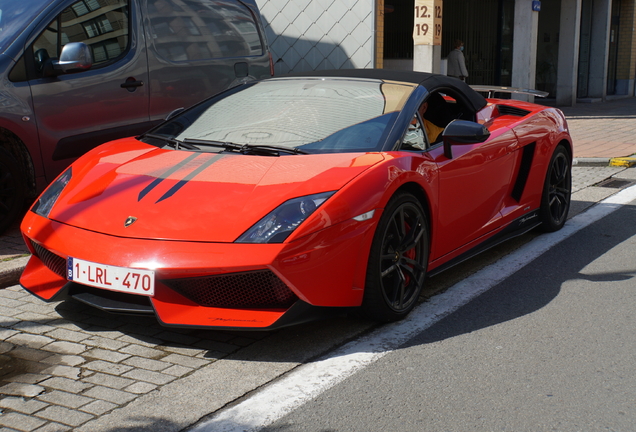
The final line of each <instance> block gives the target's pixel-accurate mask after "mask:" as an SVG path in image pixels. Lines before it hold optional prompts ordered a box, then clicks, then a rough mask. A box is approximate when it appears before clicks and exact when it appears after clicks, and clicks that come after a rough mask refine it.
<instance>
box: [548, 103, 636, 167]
mask: <svg viewBox="0 0 636 432" xmlns="http://www.w3.org/2000/svg"><path fill="white" fill-rule="evenodd" d="M537 102H541V100H540V99H538V100H537ZM561 110H562V111H563V112H564V113H565V116H566V118H567V121H568V126H569V127H570V134H571V135H572V139H573V142H574V157H576V158H613V157H623V156H630V155H632V154H635V153H636V133H634V132H635V131H636V98H633V97H630V98H622V99H614V100H610V101H607V102H604V103H600V102H597V103H579V104H577V105H576V106H574V107H565V108H561Z"/></svg>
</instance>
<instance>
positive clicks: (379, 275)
mask: <svg viewBox="0 0 636 432" xmlns="http://www.w3.org/2000/svg"><path fill="white" fill-rule="evenodd" d="M428 251H429V236H428V224H427V220H426V215H425V214H424V211H423V210H422V206H421V204H420V203H419V202H418V201H417V199H416V198H415V197H413V196H412V195H410V194H406V193H401V194H399V195H396V196H394V197H393V198H392V199H391V201H389V204H388V205H387V207H386V209H385V210H384V213H383V215H382V217H381V218H380V222H379V223H378V227H377V229H376V232H375V235H374V238H373V244H372V245H371V252H370V254H369V262H368V265H367V277H366V286H365V291H364V298H363V301H362V311H363V313H364V314H365V315H366V316H367V317H368V318H371V319H373V320H378V321H385V322H389V321H397V320H400V319H402V318H404V317H405V316H406V315H408V313H409V312H410V311H411V310H412V309H413V308H414V307H415V305H416V303H417V299H418V298H419V296H420V293H421V292H422V287H423V286H424V280H425V279H426V269H427V265H428Z"/></svg>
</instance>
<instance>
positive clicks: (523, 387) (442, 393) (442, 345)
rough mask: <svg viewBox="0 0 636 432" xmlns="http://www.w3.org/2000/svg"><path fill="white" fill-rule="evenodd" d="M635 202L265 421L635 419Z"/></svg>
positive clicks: (499, 426) (504, 426)
mask: <svg viewBox="0 0 636 432" xmlns="http://www.w3.org/2000/svg"><path fill="white" fill-rule="evenodd" d="M635 220H636V202H632V203H631V204H629V205H626V206H623V207H621V208H620V209H619V210H617V211H615V212H614V213H612V214H610V215H609V216H607V217H605V218H603V219H601V220H599V221H597V222H595V223H593V224H592V225H590V226H588V227H587V228H584V229H583V230H581V231H579V232H577V233H576V234H574V235H573V236H571V237H569V238H568V239H566V240H564V241H562V242H561V243H559V244H558V245H557V246H555V247H553V248H552V249H550V250H549V251H547V252H546V253H544V254H543V255H541V256H540V257H539V258H537V259H536V260H535V261H534V262H533V263H532V265H529V266H526V267H524V268H523V269H521V270H520V271H518V272H516V273H515V274H513V275H512V276H511V277H508V278H507V279H505V280H504V281H503V282H501V283H499V284H497V285H496V286H495V287H494V288H492V289H490V290H489V291H487V292H485V293H483V294H482V295H480V296H479V297H477V298H476V299H474V300H473V301H471V302H470V303H468V304H466V305H464V306H463V307H461V308H459V309H458V310H456V311H455V312H454V313H452V314H450V315H448V316H446V317H445V318H444V319H442V320H440V321H438V322H437V323H436V324H434V325H433V326H431V327H429V328H428V329H426V330H424V331H422V332H421V333H419V334H417V335H416V336H415V337H413V338H412V339H410V340H409V341H408V342H407V343H405V344H403V345H402V346H400V347H399V349H396V350H394V351H392V352H390V353H388V354H387V355H385V356H383V357H382V358H380V359H379V360H378V361H376V362H374V363H372V364H371V365H369V366H368V367H366V368H364V369H362V370H361V371H358V372H357V373H355V374H353V375H352V376H349V377H348V378H347V379H346V380H344V381H343V382H341V383H340V384H338V385H336V386H334V387H332V388H331V389H328V390H327V391H325V392H324V393H322V394H320V395H319V396H318V397H316V398H315V399H313V400H311V401H310V402H308V403H306V404H304V405H302V406H301V407H300V408H298V409H296V410H295V411H293V412H292V413H290V414H288V415H286V416H284V417H283V418H281V419H280V420H278V421H277V422H275V423H274V424H272V425H271V426H269V427H266V428H265V429H262V430H263V431H268V432H271V431H320V432H327V431H329V432H331V431H334V432H335V431H338V432H339V431H384V430H391V431H429V430H430V431H486V430H487V431H494V430H501V431H525V430H534V431H548V430H557V431H601V430H603V431H633V430H634V425H636V358H635V355H634V352H635V348H636V332H634V329H635V328H636V313H635V312H634V304H636V290H635V289H634V277H635V276H636V260H635V259H634V257H635V256H636V224H635V223H634V221H635Z"/></svg>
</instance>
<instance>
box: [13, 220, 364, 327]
mask: <svg viewBox="0 0 636 432" xmlns="http://www.w3.org/2000/svg"><path fill="white" fill-rule="evenodd" d="M373 226H374V222H373V220H371V221H364V222H357V221H354V220H351V221H348V222H345V223H342V224H338V225H335V226H332V227H330V228H327V229H324V230H322V231H319V232H317V233H314V234H312V235H309V236H305V237H303V238H301V239H299V240H297V241H295V242H292V243H288V244H237V243H204V242H180V241H165V240H148V239H134V238H121V237H113V236H108V235H104V234H100V233H97V232H93V231H88V230H84V229H79V228H75V227H72V226H68V225H65V224H61V223H59V222H54V221H51V220H48V219H46V218H43V217H41V216H38V215H36V214H34V213H32V212H28V214H27V215H26V217H25V218H24V220H23V223H22V226H21V229H22V233H23V236H24V238H25V241H26V242H27V245H28V246H29V247H30V249H31V251H32V253H33V255H32V257H31V258H30V260H29V262H28V264H27V266H26V268H25V270H24V273H23V275H22V277H21V279H20V284H21V285H22V286H23V287H24V288H25V289H26V290H27V291H29V292H31V293H32V294H34V295H36V296H38V297H40V298H42V299H43V300H45V301H55V300H61V299H64V298H67V297H69V296H70V297H74V298H76V299H78V300H80V301H83V302H85V303H88V304H91V305H93V306H96V307H99V308H101V309H104V310H107V311H110V312H120V313H154V314H155V315H156V317H157V319H158V320H159V322H160V323H162V324H163V325H167V326H180V327H181V326H188V327H189V326H193V327H206V328H210V327H216V328H235V329H247V328H249V329H272V328H277V327H281V326H285V325H290V324H294V323H298V322H302V321H307V320H310V319H313V318H315V316H316V314H318V315H320V314H321V312H322V311H321V310H318V309H322V308H326V307H352V306H359V305H360V304H361V301H362V293H363V289H362V288H363V285H364V275H365V273H366V261H367V256H368V250H369V248H370V243H371V238H372V236H373V230H372V227H373ZM69 256H71V257H74V258H81V259H84V260H87V261H92V262H96V263H101V264H108V265H113V266H119V267H128V268H141V269H154V270H155V279H156V280H155V295H154V296H152V297H143V298H140V297H142V296H137V295H133V294H126V293H118V292H117V293H115V292H111V291H107V290H102V289H98V288H91V287H85V286H83V285H79V284H77V283H74V282H69V281H68V280H67V279H66V277H65V271H66V266H65V263H66V259H67V258H68V257H69ZM140 305H141V306H140Z"/></svg>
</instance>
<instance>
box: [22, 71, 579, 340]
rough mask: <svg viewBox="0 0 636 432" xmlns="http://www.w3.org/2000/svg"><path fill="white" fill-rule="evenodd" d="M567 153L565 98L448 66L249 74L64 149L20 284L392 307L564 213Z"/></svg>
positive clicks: (234, 305)
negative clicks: (113, 134) (494, 90)
mask: <svg viewBox="0 0 636 432" xmlns="http://www.w3.org/2000/svg"><path fill="white" fill-rule="evenodd" d="M571 164H572V141H571V139H570V135H569V133H568V127H567V124H566V121H565V118H564V116H563V114H562V113H561V112H560V111H559V110H557V109H554V108H548V107H544V106H540V105H535V104H531V103H525V102H519V101H515V100H509V99H485V98H484V97H483V96H481V95H480V94H479V93H477V92H476V91H474V90H473V89H471V88H470V87H469V86H468V85H466V84H465V83H464V82H462V81H460V80H457V79H455V78H448V77H445V76H439V75H433V74H425V73H417V72H397V71H386V70H340V71H327V72H313V73H312V74H306V75H297V76H288V77H281V78H273V79H267V80H263V81H257V82H251V83H248V84H245V85H242V86H239V87H236V88H233V89H231V90H228V91H225V92H224V93H221V94H219V95H216V96H214V97H212V98H210V99H207V100H205V101H204V102H202V103H200V104H198V105H195V106H194V107H192V108H190V109H188V110H186V111H183V112H182V113H180V114H177V115H176V116H174V117H173V118H170V119H168V120H167V121H166V122H164V123H163V124H161V125H160V126H158V127H156V128H155V129H153V130H151V131H149V132H148V133H146V134H144V135H141V136H138V137H135V138H127V139H121V140H118V141H113V142H110V143H107V144H104V145H102V146H100V147H97V148H96V149H94V150H92V151H91V152H89V153H88V154H86V155H85V156H83V157H82V158H80V159H79V160H77V161H76V162H75V163H74V164H73V165H71V166H70V167H69V168H68V169H67V170H66V171H65V172H63V173H62V174H61V175H60V176H59V177H58V178H57V179H56V180H55V181H54V182H53V183H52V184H51V185H50V186H49V187H48V189H47V190H45V191H44V193H43V194H42V195H41V196H40V197H39V198H38V199H37V201H36V202H35V204H34V205H33V207H32V208H31V209H30V211H29V212H28V214H27V215H26V217H25V218H24V221H23V223H22V226H21V229H22V233H23V235H24V239H25V240H26V243H27V245H28V247H29V248H30V250H31V252H32V256H31V258H30V260H29V263H28V265H27V267H26V270H25V271H24V274H23V275H22V278H21V280H20V283H21V285H22V286H23V287H24V288H25V289H26V290H28V291H29V292H31V293H33V294H35V295H36V296H38V297H40V298H41V299H43V300H45V301H55V300H61V299H65V298H74V299H76V300H79V301H82V302H84V303H87V304H90V305H93V306H95V307H98V308H101V309H103V310H107V311H111V312H119V313H147V314H155V315H156V317H157V319H158V320H159V321H160V322H161V323H162V324H164V325H167V326H197V327H217V328H220V327H221V328H234V329H245V328H250V329H271V328H276V327H281V326H285V325H290V324H293V323H297V322H300V321H306V320H309V319H312V318H314V317H315V316H316V313H319V312H320V311H324V310H333V309H332V308H343V307H346V308H352V307H357V308H359V309H358V310H360V311H361V312H362V313H364V314H365V315H366V316H368V317H370V318H372V319H376V320H380V321H393V320H398V319H401V318H403V317H405V316H406V315H407V314H408V313H409V311H411V309H412V308H413V307H414V306H415V304H416V302H417V299H418V296H419V294H420V292H421V290H422V287H423V285H424V283H425V279H426V276H427V275H428V276H430V275H433V274H436V273H439V272H441V271H443V270H444V269H447V268H449V267H451V266H452V265H453V264H457V263H458V262H460V261H462V260H465V259H466V258H468V257H470V256H472V255H474V254H476V253H478V252H481V251H483V250H485V249H487V248H489V247H492V246H493V245H495V244H497V243H499V242H501V241H503V240H505V239H508V238H510V237H513V236H517V235H520V234H522V233H525V232H527V231H528V230H531V229H533V228H535V227H539V228H540V229H543V230H545V231H555V230H558V229H560V228H561V227H562V226H563V224H564V222H565V220H566V217H567V213H568V209H569V205H570V190H571Z"/></svg>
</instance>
